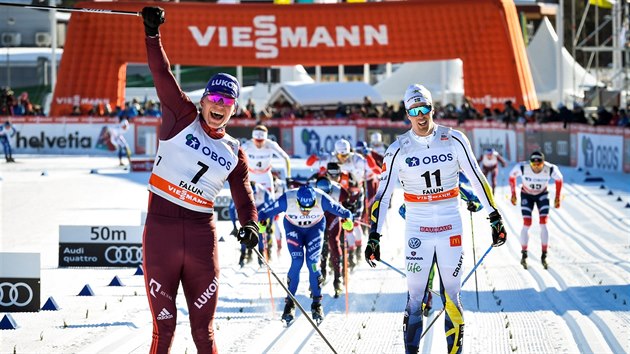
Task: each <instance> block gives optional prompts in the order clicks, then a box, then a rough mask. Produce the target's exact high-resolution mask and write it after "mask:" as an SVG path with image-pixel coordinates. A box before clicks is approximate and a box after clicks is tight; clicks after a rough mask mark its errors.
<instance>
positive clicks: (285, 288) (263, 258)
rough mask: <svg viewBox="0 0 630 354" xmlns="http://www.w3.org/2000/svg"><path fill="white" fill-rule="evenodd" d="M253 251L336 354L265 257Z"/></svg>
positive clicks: (255, 249) (334, 351)
mask: <svg viewBox="0 0 630 354" xmlns="http://www.w3.org/2000/svg"><path fill="white" fill-rule="evenodd" d="M252 249H253V250H254V252H256V255H257V256H258V258H260V259H261V260H262V262H263V263H264V264H265V266H267V269H268V270H269V271H270V272H271V274H272V275H273V277H274V278H276V280H277V281H278V283H280V286H282V288H283V289H284V291H286V292H287V295H289V297H290V298H291V300H293V302H294V303H295V304H296V305H297V307H298V308H299V309H300V311H302V314H303V315H304V317H306V319H307V320H308V322H309V323H310V324H311V326H313V328H314V329H315V330H316V331H317V333H319V336H320V337H322V339H323V340H324V342H326V344H327V345H328V347H329V348H330V350H332V352H333V353H335V354H337V351H336V350H335V348H334V347H333V346H332V344H330V342H329V341H328V339H327V338H326V336H324V334H323V333H322V331H320V330H319V327H317V325H316V324H315V322H313V320H312V319H311V317H310V316H309V315H308V314H307V313H306V310H304V307H302V305H301V304H300V303H299V302H298V301H297V299H296V298H295V296H293V294H291V292H290V291H289V289H288V288H287V287H286V285H284V283H283V282H282V280H280V278H279V277H278V275H277V274H276V272H274V271H273V269H271V266H269V263H267V261H266V260H265V257H263V255H262V254H260V251H258V249H257V248H256V247H254V248H252Z"/></svg>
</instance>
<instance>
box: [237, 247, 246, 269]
mask: <svg viewBox="0 0 630 354" xmlns="http://www.w3.org/2000/svg"><path fill="white" fill-rule="evenodd" d="M238 265H240V266H241V268H243V267H244V266H245V251H241V256H240V257H239V258H238Z"/></svg>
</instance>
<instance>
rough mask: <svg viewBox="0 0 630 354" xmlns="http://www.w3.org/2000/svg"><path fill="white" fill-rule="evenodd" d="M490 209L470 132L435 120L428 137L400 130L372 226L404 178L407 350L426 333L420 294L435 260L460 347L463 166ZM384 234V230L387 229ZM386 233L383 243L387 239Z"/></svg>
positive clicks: (451, 336) (451, 342)
mask: <svg viewBox="0 0 630 354" xmlns="http://www.w3.org/2000/svg"><path fill="white" fill-rule="evenodd" d="M460 170H462V171H463V172H464V174H465V175H466V176H467V177H468V179H469V180H470V183H471V185H472V187H473V189H474V192H475V194H476V195H477V196H478V197H479V200H480V201H481V203H482V204H483V206H484V208H486V210H487V211H488V212H489V213H490V212H493V211H495V210H496V209H495V205H494V200H493V197H492V192H491V188H490V186H489V185H488V182H487V181H486V179H485V177H484V176H483V174H482V172H481V170H480V168H479V165H478V164H477V160H476V159H475V156H474V154H473V152H472V149H471V147H470V143H469V141H468V139H467V138H466V136H465V135H464V134H463V133H461V132H459V131H457V130H451V129H450V128H447V127H444V126H440V125H436V126H435V129H434V131H433V134H431V135H430V136H428V137H419V136H417V135H416V134H415V133H413V132H412V131H411V130H410V131H408V132H407V133H405V134H403V135H401V136H399V137H398V138H397V139H396V141H395V142H394V143H393V144H392V145H390V146H389V148H388V149H387V152H386V153H385V159H384V162H383V166H382V171H383V172H382V174H381V180H380V184H379V188H378V191H377V193H376V197H375V201H374V203H373V204H372V207H371V213H370V220H371V231H372V232H378V233H381V231H382V228H383V223H384V221H385V216H386V214H387V210H388V206H389V203H390V199H391V195H392V192H393V190H394V187H395V185H396V180H399V181H400V184H401V185H402V188H403V191H404V193H405V194H404V197H405V204H406V206H407V215H406V216H407V217H406V228H405V261H406V275H407V287H408V300H407V307H406V309H405V317H404V324H403V332H404V340H405V350H406V352H407V353H417V351H418V347H419V342H420V336H421V334H422V299H423V297H424V294H425V292H426V290H427V283H428V278H429V272H430V271H431V266H432V263H433V262H436V263H437V267H438V271H439V276H440V289H441V295H442V302H443V303H444V306H445V308H446V319H445V331H446V338H447V345H448V351H449V353H460V352H461V350H462V343H463V329H464V319H463V309H462V304H461V302H460V297H459V295H460V287H461V277H462V274H463V272H464V270H463V269H462V268H463V267H462V265H463V256H464V254H463V246H462V239H463V237H462V217H461V215H460V208H459V187H458V186H459V171H460ZM385 236H386V235H385ZM382 241H385V237H383V238H382V239H381V243H382V244H385V242H382Z"/></svg>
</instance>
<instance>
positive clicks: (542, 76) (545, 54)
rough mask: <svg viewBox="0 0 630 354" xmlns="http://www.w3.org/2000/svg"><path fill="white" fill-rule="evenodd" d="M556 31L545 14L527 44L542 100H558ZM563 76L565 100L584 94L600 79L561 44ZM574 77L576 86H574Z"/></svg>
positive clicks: (538, 94) (532, 69) (533, 75)
mask: <svg viewBox="0 0 630 354" xmlns="http://www.w3.org/2000/svg"><path fill="white" fill-rule="evenodd" d="M557 42H558V35H557V34H556V32H555V30H554V29H553V26H552V25H551V22H549V19H548V18H547V17H545V18H543V21H542V22H541V24H540V26H539V27H538V30H537V31H536V34H535V35H534V37H533V38H532V40H531V41H530V42H529V45H528V46H527V57H528V59H529V66H530V68H531V71H532V77H533V79H534V86H535V87H536V95H537V96H538V100H539V101H541V102H542V101H550V102H557V101H558V83H557V79H556V71H557V64H556V63H557V60H556V57H557V55H558V54H557V53H558V51H557V49H556V46H557ZM562 68H563V72H562V77H563V85H562V87H563V88H564V95H563V97H564V98H565V101H573V99H574V98H575V97H584V90H585V89H587V88H589V87H592V86H596V85H597V80H596V79H595V77H594V76H593V75H591V74H589V73H588V72H587V71H586V70H585V69H584V68H583V67H582V66H581V65H580V64H578V63H576V62H575V59H573V57H572V56H571V54H570V53H569V51H568V50H566V48H562ZM574 77H575V87H574V81H573V80H574Z"/></svg>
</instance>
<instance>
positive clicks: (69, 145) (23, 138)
mask: <svg viewBox="0 0 630 354" xmlns="http://www.w3.org/2000/svg"><path fill="white" fill-rule="evenodd" d="M114 127H115V125H114V124H107V123H101V124H55V123H52V124H15V129H16V130H17V133H16V134H15V136H13V139H12V141H11V144H12V147H13V148H14V153H16V154H37V153H47V154H63V155H73V154H86V155H87V154H89V155H104V154H107V155H109V154H116V153H117V146H115V145H113V143H112V142H111V140H110V130H111V129H112V128H114ZM123 136H124V138H125V140H126V141H127V143H128V145H129V148H130V149H131V152H132V153H135V150H134V146H135V133H134V129H133V128H132V129H129V130H127V132H125V134H124V135H123Z"/></svg>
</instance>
